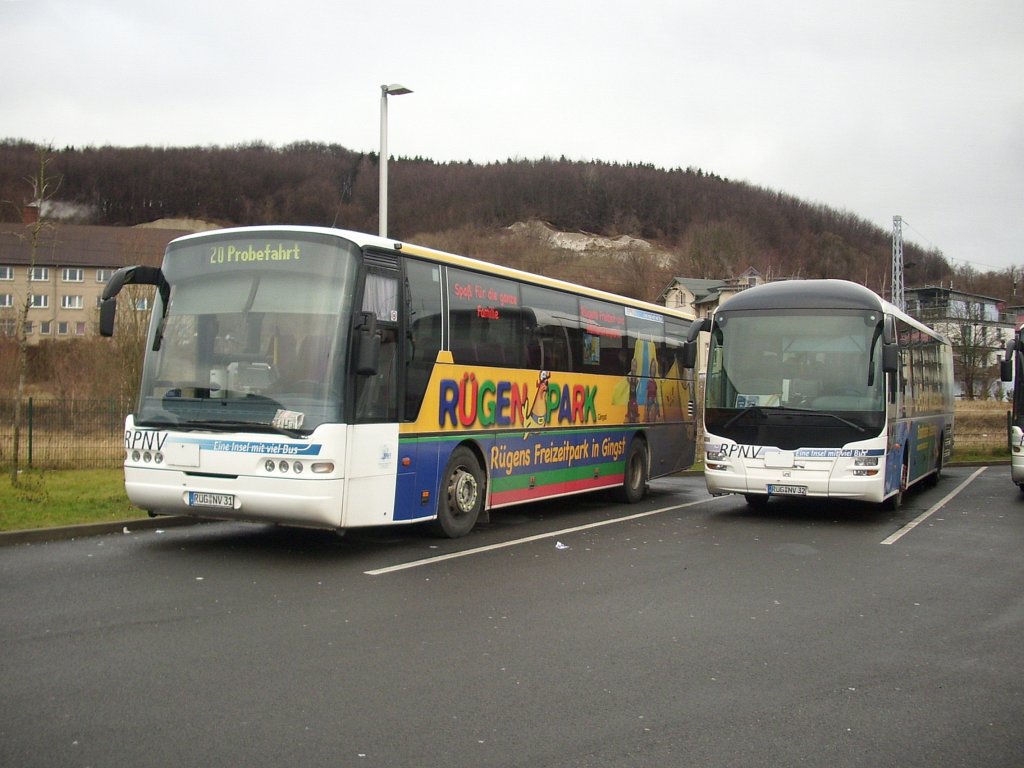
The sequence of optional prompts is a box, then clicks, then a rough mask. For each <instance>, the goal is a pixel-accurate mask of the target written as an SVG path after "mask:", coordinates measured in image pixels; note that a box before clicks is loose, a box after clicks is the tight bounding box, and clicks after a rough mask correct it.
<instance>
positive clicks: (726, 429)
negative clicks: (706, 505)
mask: <svg viewBox="0 0 1024 768" xmlns="http://www.w3.org/2000/svg"><path fill="white" fill-rule="evenodd" d="M702 330H708V331H710V336H711V338H710V347H709V351H708V364H707V374H706V383H705V398H704V441H705V444H704V451H705V453H704V461H705V464H704V477H705V480H706V482H707V487H708V490H709V491H710V492H711V493H713V494H725V493H737V494H743V495H744V496H745V497H746V500H747V502H748V503H749V504H750V505H751V506H759V505H762V504H764V503H766V502H767V501H768V500H769V499H770V498H771V497H773V496H777V497H822V498H841V499H859V500H864V501H869V502H876V503H878V502H883V501H887V502H888V503H889V504H890V505H892V506H896V507H898V506H899V505H900V503H901V501H902V498H903V493H904V491H905V490H906V489H907V488H908V487H909V486H911V485H913V484H914V483H916V482H918V481H919V480H922V479H926V478H928V479H933V480H937V479H938V477H939V475H940V473H941V471H942V466H943V464H944V463H945V462H947V461H948V460H949V456H950V453H951V450H952V445H953V397H954V389H953V356H952V350H951V347H950V344H949V341H948V340H947V339H946V338H945V337H943V336H942V335H940V334H939V333H936V332H935V331H934V330H932V329H931V328H929V327H927V326H925V325H923V324H922V323H920V322H918V321H917V320H915V319H913V318H911V317H910V316H909V315H907V314H906V313H904V312H902V311H900V310H899V309H898V308H897V307H896V306H894V305H893V304H890V303H889V302H886V301H884V300H883V299H882V298H880V297H879V296H878V295H877V294H875V293H873V292H872V291H870V290H868V289H867V288H865V287H864V286H861V285H858V284H856V283H851V282H847V281H844V280H791V281H781V282H776V283H769V284H767V285H762V286H758V287H755V288H749V289H747V290H745V291H742V292H740V293H738V294H736V295H735V296H733V297H732V298H730V299H729V300H728V302H726V303H725V304H723V305H722V306H720V307H719V308H718V310H717V311H716V312H715V314H714V315H713V317H712V318H711V319H708V320H703V321H695V322H694V324H693V326H692V328H691V334H690V339H691V340H692V341H693V340H696V339H697V337H698V333H699V332H700V331H702Z"/></svg>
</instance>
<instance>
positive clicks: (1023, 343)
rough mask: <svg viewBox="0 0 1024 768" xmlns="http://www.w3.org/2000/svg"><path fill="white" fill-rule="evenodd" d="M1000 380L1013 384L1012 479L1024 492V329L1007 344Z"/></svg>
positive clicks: (1008, 429) (1009, 426)
mask: <svg viewBox="0 0 1024 768" xmlns="http://www.w3.org/2000/svg"><path fill="white" fill-rule="evenodd" d="M999 378H1000V379H1002V380H1003V381H1005V382H1011V381H1012V382H1013V399H1012V401H1011V406H1010V407H1011V409H1010V411H1009V412H1008V413H1007V424H1006V432H1007V435H1006V436H1007V440H1008V441H1009V448H1010V479H1011V480H1012V481H1013V482H1014V483H1016V484H1017V486H1018V487H1019V488H1020V489H1021V490H1024V328H1020V329H1018V330H1017V333H1016V335H1015V336H1014V338H1013V339H1011V340H1010V341H1008V342H1007V343H1006V357H1005V359H1003V360H1002V361H1000V364H999Z"/></svg>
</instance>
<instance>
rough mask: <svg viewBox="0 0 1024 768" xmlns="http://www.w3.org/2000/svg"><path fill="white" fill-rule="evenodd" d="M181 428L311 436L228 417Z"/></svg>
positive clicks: (300, 438)
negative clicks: (241, 430)
mask: <svg viewBox="0 0 1024 768" xmlns="http://www.w3.org/2000/svg"><path fill="white" fill-rule="evenodd" d="M178 428H179V429H183V430H197V429H228V428H232V429H244V430H246V431H249V432H268V433H270V434H274V435H284V436H285V437H292V438H295V439H296V440H304V439H306V438H308V437H309V435H308V434H307V433H305V432H300V431H299V430H297V429H286V428H284V427H275V426H274V425H273V424H264V423H261V422H254V421H229V420H228V419H208V420H206V421H186V422H183V423H182V424H179V425H178Z"/></svg>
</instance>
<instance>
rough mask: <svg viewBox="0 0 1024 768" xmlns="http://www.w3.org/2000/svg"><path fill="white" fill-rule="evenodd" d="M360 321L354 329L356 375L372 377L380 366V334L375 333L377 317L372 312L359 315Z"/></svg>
mask: <svg viewBox="0 0 1024 768" xmlns="http://www.w3.org/2000/svg"><path fill="white" fill-rule="evenodd" d="M360 317H361V321H360V323H359V325H358V326H357V327H356V331H357V333H358V336H357V337H356V345H357V350H356V375H357V376H373V375H374V374H376V373H377V369H378V367H379V366H380V333H379V332H378V331H377V316H376V315H375V314H374V313H373V312H362V313H360Z"/></svg>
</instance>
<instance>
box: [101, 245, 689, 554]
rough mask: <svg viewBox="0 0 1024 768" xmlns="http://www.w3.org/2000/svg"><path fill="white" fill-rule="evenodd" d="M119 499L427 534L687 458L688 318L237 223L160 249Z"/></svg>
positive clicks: (412, 249) (136, 271)
mask: <svg viewBox="0 0 1024 768" xmlns="http://www.w3.org/2000/svg"><path fill="white" fill-rule="evenodd" d="M130 284H142V285H151V286H155V291H154V301H153V310H152V317H151V320H150V325H149V331H148V337H147V339H146V342H145V343H146V351H145V359H144V363H143V373H142V382H141V391H140V394H139V397H138V402H137V405H136V407H135V410H134V412H133V413H132V414H130V415H129V416H128V417H127V419H126V424H125V437H124V440H125V463H124V471H125V486H126V489H127V493H128V497H129V499H130V500H131V502H132V503H133V504H135V505H137V506H139V507H141V508H143V509H146V510H149V511H150V512H151V513H152V514H178V515H194V516H200V517H212V518H224V519H234V520H248V521H265V522H271V523H278V524H286V525H296V526H307V527H314V528H325V529H335V530H339V531H341V530H345V529H349V528H356V527H362V526H382V525H390V524H401V523H419V522H429V523H432V525H433V527H434V528H436V530H437V531H438V532H439V533H440V534H442V535H445V536H450V537H457V536H462V535H464V534H466V533H468V532H469V531H470V530H471V529H472V528H473V526H474V525H475V524H476V523H477V522H479V521H484V520H487V519H488V516H489V512H490V510H492V509H495V508H499V507H504V506H506V505H510V504H517V503H520V502H527V501H534V500H539V499H550V498H554V497H559V496H566V495H570V494H577V493H582V492H586V491H594V490H599V489H610V490H612V491H613V492H615V493H616V494H617V495H618V496H619V497H621V498H622V499H624V500H626V501H630V502H635V501H637V500H639V499H640V498H641V497H642V496H643V495H644V494H645V492H646V490H647V483H648V480H649V479H650V478H653V477H657V476H661V475H667V474H671V473H674V472H678V471H680V470H682V469H685V468H687V467H689V466H690V465H691V464H692V462H693V458H694V448H695V425H694V416H693V413H694V410H695V409H694V407H693V402H692V397H693V372H692V363H689V365H687V363H688V358H687V344H686V337H687V332H688V330H689V326H690V322H691V320H692V316H688V315H685V314H683V313H681V312H678V311H676V310H671V309H667V308H665V307H661V306H657V305H654V304H648V303H644V302H641V301H636V300H633V299H629V298H624V297H621V296H614V295H612V294H609V293H605V292H602V291H597V290H591V289H589V288H586V287H584V286H582V285H574V284H570V283H567V282H563V281H559V280H554V279H549V278H545V277H543V276H539V275H533V274H528V273H526V272H522V271H518V270H514V269H509V268H505V267H501V266H497V265H494V264H489V263H485V262H482V261H478V260H474V259H470V258H465V257H461V256H456V255H453V254H448V253H443V252H439V251H436V250H431V249H427V248H422V247H419V246H415V245H411V244H409V243H401V242H395V241H394V240H389V239H384V238H379V237H375V236H371V235H364V234H359V233H355V232H349V231H344V230H338V229H327V228H313V227H243V228H235V229H226V230H219V231H213V232H204V233H200V234H194V235H188V236H185V237H181V238H178V239H176V240H174V241H172V242H171V243H170V244H169V245H168V247H167V251H166V254H165V256H164V259H163V263H162V265H161V266H160V267H147V266H135V267H126V268H124V269H121V270H119V271H118V272H117V273H115V274H114V276H113V277H112V278H111V280H110V281H109V282H108V284H107V286H106V287H105V289H104V296H103V302H102V304H101V312H100V314H101V321H100V325H101V333H102V334H103V335H111V334H112V333H113V332H114V326H115V312H116V301H117V295H118V293H119V292H120V291H121V289H122V287H123V286H125V285H130Z"/></svg>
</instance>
